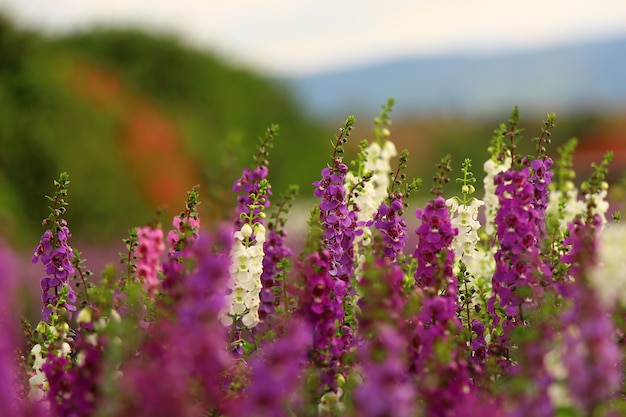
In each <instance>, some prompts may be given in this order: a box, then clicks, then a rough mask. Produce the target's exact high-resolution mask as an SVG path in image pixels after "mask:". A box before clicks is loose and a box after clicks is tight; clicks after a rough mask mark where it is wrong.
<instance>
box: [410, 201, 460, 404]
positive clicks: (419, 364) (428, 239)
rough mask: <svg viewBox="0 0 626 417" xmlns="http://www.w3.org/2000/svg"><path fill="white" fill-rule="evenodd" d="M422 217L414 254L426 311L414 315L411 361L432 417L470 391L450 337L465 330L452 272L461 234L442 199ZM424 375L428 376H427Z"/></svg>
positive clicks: (420, 212) (430, 204) (421, 213)
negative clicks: (443, 350)
mask: <svg viewBox="0 0 626 417" xmlns="http://www.w3.org/2000/svg"><path fill="white" fill-rule="evenodd" d="M416 215H417V217H418V218H419V219H421V225H420V226H419V227H418V228H417V230H416V233H417V235H418V243H417V247H416V249H415V252H414V253H413V257H414V258H416V259H417V269H416V271H415V282H416V285H417V286H418V287H419V288H420V289H421V290H422V292H423V300H422V307H421V310H420V311H419V313H418V314H417V316H416V317H415V329H414V330H413V335H412V340H411V345H410V346H409V359H410V360H411V363H412V370H413V372H414V373H415V374H416V375H417V376H418V378H420V380H424V381H426V380H429V379H431V381H430V382H428V383H424V384H420V392H421V395H422V396H423V398H424V400H425V401H426V404H427V408H428V415H433V416H444V415H448V413H449V412H450V410H451V409H452V407H453V405H454V403H455V402H456V401H458V400H459V398H460V397H462V396H463V395H465V393H467V392H468V390H469V374H468V366H467V365H468V364H467V362H466V361H465V360H462V359H460V358H459V357H458V347H457V346H455V342H454V339H453V338H452V334H453V333H455V332H458V331H459V330H460V328H461V322H460V320H459V319H458V317H457V315H456V312H457V309H458V308H459V306H458V297H457V286H458V280H457V278H456V276H455V275H454V273H453V271H452V267H453V263H454V251H453V250H452V243H453V240H454V237H455V236H456V235H457V233H458V230H457V229H456V228H453V227H452V225H451V223H450V213H449V212H448V208H447V206H446V201H445V200H444V199H443V197H441V196H437V197H435V198H434V199H433V200H430V201H429V202H428V203H427V204H426V206H425V207H424V210H421V209H417V211H416ZM444 345H447V350H448V352H449V356H444V357H446V358H447V359H445V360H443V361H442V360H441V359H438V358H439V357H441V355H440V353H439V354H438V353H437V352H436V349H437V348H438V347H443V346H444ZM424 373H428V376H425V375H424Z"/></svg>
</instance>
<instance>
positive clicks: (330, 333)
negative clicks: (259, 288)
mask: <svg viewBox="0 0 626 417" xmlns="http://www.w3.org/2000/svg"><path fill="white" fill-rule="evenodd" d="M297 266H298V270H299V272H300V274H301V275H302V276H303V278H304V280H305V287H304V289H303V292H302V295H301V297H300V305H301V312H300V314H302V316H303V317H304V319H305V320H306V321H307V322H308V323H309V324H310V325H311V327H312V329H313V358H312V359H313V362H314V363H315V364H316V365H317V367H318V369H321V370H322V380H323V384H325V385H326V386H327V387H329V388H330V389H334V388H335V387H336V385H335V376H336V375H337V373H338V372H341V371H342V367H343V364H342V357H343V354H344V352H346V351H347V350H348V348H349V343H346V342H348V341H346V340H345V339H343V338H341V337H337V333H338V332H341V333H343V334H344V335H346V336H350V335H351V330H350V329H349V328H346V327H345V326H342V325H341V324H342V323H343V318H344V310H343V305H342V302H341V299H339V298H338V297H337V296H336V295H335V285H336V283H337V282H342V281H336V280H334V279H333V277H331V276H330V274H329V272H328V271H329V268H330V254H329V253H328V251H326V250H320V251H318V252H313V253H311V254H310V255H308V256H307V258H305V260H304V261H303V262H301V263H299V264H298V265H297ZM342 291H345V290H342Z"/></svg>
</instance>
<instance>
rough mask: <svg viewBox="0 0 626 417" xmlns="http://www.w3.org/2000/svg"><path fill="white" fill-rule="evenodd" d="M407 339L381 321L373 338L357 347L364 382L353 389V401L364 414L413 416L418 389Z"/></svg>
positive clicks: (380, 416)
mask: <svg viewBox="0 0 626 417" xmlns="http://www.w3.org/2000/svg"><path fill="white" fill-rule="evenodd" d="M406 352H407V346H406V340H405V338H404V337H403V336H402V334H401V333H400V331H399V330H398V329H397V328H395V327H392V326H389V325H386V324H381V323H379V324H378V325H377V326H376V329H375V331H374V335H373V338H372V339H371V340H369V341H368V343H364V344H361V345H360V346H359V348H358V351H357V357H358V359H359V363H361V365H362V368H363V382H362V383H361V384H359V385H358V386H357V387H356V388H355V390H354V394H353V396H354V405H355V408H356V412H357V415H359V416H361V417H382V416H395V417H411V416H414V415H415V411H416V404H417V401H416V392H415V387H414V386H413V384H412V383H411V379H410V375H409V374H408V373H407V372H406V370H407V359H406Z"/></svg>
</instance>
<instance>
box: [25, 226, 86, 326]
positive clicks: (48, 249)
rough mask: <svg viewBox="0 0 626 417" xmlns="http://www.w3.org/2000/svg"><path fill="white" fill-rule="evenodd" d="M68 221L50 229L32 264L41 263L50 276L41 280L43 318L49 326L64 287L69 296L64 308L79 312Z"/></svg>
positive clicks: (44, 235)
mask: <svg viewBox="0 0 626 417" xmlns="http://www.w3.org/2000/svg"><path fill="white" fill-rule="evenodd" d="M71 236H72V235H71V233H70V230H69V228H68V227H67V222H66V221H65V220H64V219H58V221H57V224H53V225H52V227H51V228H50V229H48V230H46V231H45V232H44V233H43V235H42V236H41V241H40V242H39V245H38V246H37V247H36V248H35V251H34V254H33V258H32V261H33V263H34V264H36V263H37V262H38V261H39V260H41V263H42V264H43V265H44V267H45V271H46V275H47V276H46V277H43V278H42V279H41V290H42V295H41V301H42V302H43V311H42V319H43V321H45V322H47V323H49V322H50V316H51V314H52V311H53V308H54V307H55V306H56V305H57V303H58V302H59V300H60V297H59V294H61V289H62V288H67V297H66V299H65V301H64V303H63V305H62V306H61V307H63V308H65V310H66V311H68V313H69V315H70V317H71V312H72V311H76V306H75V305H74V303H75V302H76V293H75V292H74V290H73V289H72V287H71V285H70V277H71V276H72V275H73V274H74V266H73V265H72V260H73V259H74V251H73V250H72V248H71V246H70V245H69V243H68V239H69V238H70V237H71Z"/></svg>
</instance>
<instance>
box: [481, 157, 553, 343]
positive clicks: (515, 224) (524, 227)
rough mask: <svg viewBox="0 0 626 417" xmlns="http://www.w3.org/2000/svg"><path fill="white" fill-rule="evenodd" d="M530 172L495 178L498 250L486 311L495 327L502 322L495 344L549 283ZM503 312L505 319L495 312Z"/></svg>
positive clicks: (506, 173)
mask: <svg viewBox="0 0 626 417" xmlns="http://www.w3.org/2000/svg"><path fill="white" fill-rule="evenodd" d="M528 178H529V170H528V168H524V169H523V170H522V171H515V170H513V169H509V170H507V171H504V172H503V173H500V174H498V175H496V177H495V184H496V194H497V195H498V198H499V203H500V208H499V209H498V214H497V215H496V218H495V221H496V225H497V237H498V241H499V243H500V247H499V249H498V251H497V252H496V254H495V255H494V258H495V260H496V271H495V272H494V275H493V278H492V297H491V298H490V299H489V302H488V304H487V311H488V312H489V313H490V314H491V315H492V316H493V323H494V326H497V325H499V324H500V322H501V321H502V329H503V334H502V336H501V337H500V338H499V339H498V341H496V342H497V343H499V344H501V345H502V346H504V345H506V342H505V341H506V340H507V339H508V337H509V335H510V333H511V331H512V330H513V329H514V328H516V327H518V326H520V325H522V324H523V323H524V317H523V316H524V311H525V310H526V309H528V308H530V307H531V306H534V305H535V304H536V300H537V298H539V297H540V296H541V295H542V294H543V288H542V286H541V285H540V284H541V281H544V282H546V283H547V282H549V279H548V278H549V277H550V269H549V267H548V266H546V265H543V264H542V262H541V259H540V257H539V247H538V243H539V228H538V227H537V224H538V222H539V215H538V213H537V210H536V209H535V206H534V203H535V189H534V187H533V184H531V183H530V182H529V181H528ZM496 305H499V306H500V307H501V308H502V309H503V310H504V314H505V316H504V318H501V317H500V315H499V314H498V313H497V312H496Z"/></svg>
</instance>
